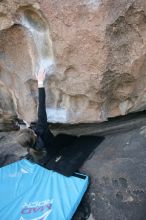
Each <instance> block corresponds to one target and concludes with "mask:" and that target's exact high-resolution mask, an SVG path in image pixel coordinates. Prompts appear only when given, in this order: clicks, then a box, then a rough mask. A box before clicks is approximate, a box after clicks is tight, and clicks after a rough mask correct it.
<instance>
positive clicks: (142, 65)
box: [0, 0, 146, 124]
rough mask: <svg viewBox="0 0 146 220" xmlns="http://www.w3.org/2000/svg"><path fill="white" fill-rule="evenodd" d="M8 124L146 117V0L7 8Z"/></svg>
mask: <svg viewBox="0 0 146 220" xmlns="http://www.w3.org/2000/svg"><path fill="white" fill-rule="evenodd" d="M0 30H1V31H0V122H1V121H2V122H3V123H6V122H7V120H9V119H11V118H13V117H16V116H18V117H19V118H21V119H24V120H25V121H27V122H32V121H35V120H36V119H37V83H36V79H35V74H36V72H37V71H38V68H39V66H44V67H45V68H46V69H47V72H48V76H47V78H46V84H45V86H46V94H47V100H46V105H47V111H48V121H50V122H60V123H69V124H70V123H71V124H75V123H88V122H102V121H106V120H108V118H109V117H115V116H118V115H126V114H127V113H129V112H135V111H141V110H144V109H146V104H145V103H146V102H145V101H146V86H145V85H146V77H145V72H146V62H145V60H146V37H145V36H146V2H145V0H129V1H127V0H104V1H103V0H94V1H93V0H92V1H91V0H81V1H77V0H70V1H66V0H58V1H54V0H47V1H46V0H31V1H28V0H20V1H15V0H3V1H0Z"/></svg>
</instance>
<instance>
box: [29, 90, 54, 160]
mask: <svg viewBox="0 0 146 220" xmlns="http://www.w3.org/2000/svg"><path fill="white" fill-rule="evenodd" d="M38 92H39V98H38V101H39V103H38V122H37V124H36V127H35V128H34V129H33V130H34V131H35V133H36V134H37V140H36V143H35V145H34V148H35V149H36V150H41V149H45V150H46V151H47V152H48V154H49V155H50V156H51V154H53V149H52V143H53V139H54V136H53V134H52V133H51V131H50V130H49V128H48V123H47V114H46V102H45V98H46V94H45V89H44V88H39V89H38Z"/></svg>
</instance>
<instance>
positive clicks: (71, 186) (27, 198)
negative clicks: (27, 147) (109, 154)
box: [0, 160, 88, 220]
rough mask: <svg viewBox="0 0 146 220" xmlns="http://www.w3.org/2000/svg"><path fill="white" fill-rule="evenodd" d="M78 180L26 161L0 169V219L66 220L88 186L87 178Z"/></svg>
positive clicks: (71, 214)
mask: <svg viewBox="0 0 146 220" xmlns="http://www.w3.org/2000/svg"><path fill="white" fill-rule="evenodd" d="M77 175H79V174H77ZM81 177H83V178H80V177H76V176H72V177H65V176H63V175H61V174H58V173H56V172H53V171H51V170H47V169H45V168H43V167H41V166H39V165H37V164H34V163H31V162H30V161H28V160H21V161H18V162H15V163H12V164H10V165H7V166H5V167H2V168H0V219H2V220H9V219H11V220H47V219H49V220H70V219H71V218H72V216H73V214H74V212H75V210H76V208H77V207H78V205H79V203H80V201H81V199H82V197H83V195H84V193H85V191H86V189H87V186H88V177H87V176H85V175H81Z"/></svg>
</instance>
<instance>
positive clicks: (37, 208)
mask: <svg viewBox="0 0 146 220" xmlns="http://www.w3.org/2000/svg"><path fill="white" fill-rule="evenodd" d="M52 204H53V200H49V199H47V200H44V201H35V202H29V203H24V205H23V207H22V209H21V218H20V220H47V217H48V216H49V215H50V213H51V211H52Z"/></svg>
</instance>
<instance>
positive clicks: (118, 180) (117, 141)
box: [81, 129, 146, 220]
mask: <svg viewBox="0 0 146 220" xmlns="http://www.w3.org/2000/svg"><path fill="white" fill-rule="evenodd" d="M145 134H146V133H145V131H142V130H141V129H135V130H133V131H129V132H127V133H119V134H116V135H110V136H106V139H105V141H104V142H103V143H101V145H100V146H99V147H98V148H97V149H96V151H95V152H94V155H93V156H92V158H90V159H89V160H88V161H87V162H86V163H85V164H84V166H83V167H82V169H81V170H82V172H85V173H86V174H88V175H90V176H91V185H90V188H89V191H88V194H87V195H86V200H87V201H88V202H89V203H90V208H91V214H90V217H92V218H91V219H93V220H97V219H99V220H107V219H111V220H123V219H125V220H145V216H146V210H145V206H146V185H145V182H146V175H145V166H146V160H145V157H146V148H145V143H146V136H145Z"/></svg>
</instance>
